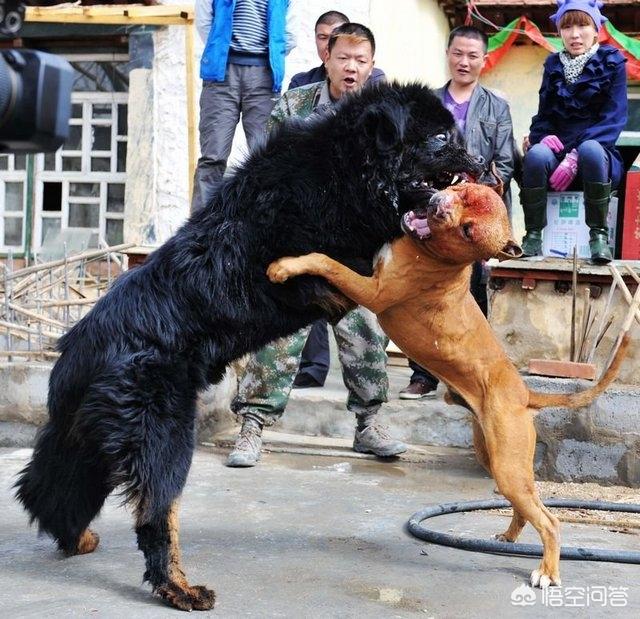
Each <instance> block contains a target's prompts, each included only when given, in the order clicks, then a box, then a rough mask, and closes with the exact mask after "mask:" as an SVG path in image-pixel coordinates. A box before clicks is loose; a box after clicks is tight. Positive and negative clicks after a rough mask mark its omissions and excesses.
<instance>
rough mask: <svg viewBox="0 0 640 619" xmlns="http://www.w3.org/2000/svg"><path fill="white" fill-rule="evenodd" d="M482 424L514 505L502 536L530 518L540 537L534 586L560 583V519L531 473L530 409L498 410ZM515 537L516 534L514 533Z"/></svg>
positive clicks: (503, 486)
mask: <svg viewBox="0 0 640 619" xmlns="http://www.w3.org/2000/svg"><path fill="white" fill-rule="evenodd" d="M482 427H483V430H484V436H485V440H486V442H487V447H488V451H489V453H490V458H491V471H492V473H493V476H494V479H495V480H496V482H497V484H498V488H499V490H500V492H501V493H502V494H503V495H504V496H505V497H506V498H507V499H508V500H509V502H510V503H511V505H512V506H513V510H514V515H513V519H512V522H511V526H510V527H509V529H507V532H506V533H505V536H507V535H508V536H509V537H511V536H512V535H514V534H516V533H519V530H520V529H521V528H522V526H524V522H525V521H528V522H530V523H531V524H532V525H533V527H534V528H535V529H536V531H538V534H539V535H540V538H541V539H542V545H543V555H542V561H541V563H540V566H539V568H538V569H537V570H534V571H533V572H532V573H531V584H532V585H533V586H540V587H547V586H549V585H552V584H553V585H560V522H559V521H558V519H557V518H556V517H555V516H554V515H553V514H551V512H549V510H548V509H547V508H546V507H545V506H544V505H543V504H542V501H541V500H540V497H539V495H538V490H537V488H536V486H535V481H534V477H533V456H534V450H535V437H536V433H535V428H534V426H533V418H532V414H531V411H530V410H528V409H526V408H523V409H522V410H517V411H509V412H505V411H504V410H502V411H500V413H498V414H494V415H492V418H491V419H489V420H487V419H483V422H482ZM516 537H517V536H516Z"/></svg>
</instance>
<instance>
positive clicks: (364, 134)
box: [16, 85, 478, 610]
mask: <svg viewBox="0 0 640 619" xmlns="http://www.w3.org/2000/svg"><path fill="white" fill-rule="evenodd" d="M453 127H454V123H453V119H452V117H451V115H450V114H449V112H447V111H446V110H445V109H444V107H443V106H442V105H441V104H440V102H439V101H438V99H437V98H436V97H435V96H434V95H433V94H432V93H431V92H430V91H429V90H428V89H427V88H425V87H422V86H418V85H408V86H398V85H383V86H379V87H377V88H371V89H368V90H366V91H364V92H362V93H361V94H359V95H357V96H353V97H348V98H347V99H346V100H345V101H343V102H341V103H340V104H339V105H337V106H336V108H335V113H332V114H330V115H328V116H325V117H322V118H316V119H312V120H309V121H306V122H302V121H295V120H294V121H291V122H288V123H285V124H284V125H283V126H282V127H281V128H279V129H277V130H276V131H274V132H273V133H272V135H271V136H270V137H269V139H268V140H267V141H266V142H265V144H264V145H263V146H262V147H260V148H258V149H257V150H256V151H255V152H253V153H252V154H251V155H250V156H249V157H248V159H247V160H246V162H245V163H244V165H242V166H241V167H240V168H239V169H238V170H237V171H236V172H235V173H234V174H233V175H232V176H231V177H230V178H228V179H226V180H225V181H223V182H222V184H221V186H220V187H219V190H218V192H217V194H216V196H215V197H214V199H213V200H212V202H211V203H210V204H209V205H208V206H207V207H206V208H204V209H202V210H200V211H198V212H196V213H194V214H193V215H192V216H191V218H190V219H189V221H188V222H187V223H186V224H185V225H184V226H183V227H182V228H181V229H180V230H179V231H178V232H177V233H176V235H175V236H174V237H173V238H171V239H170V240H169V241H167V242H166V243H165V244H164V245H163V246H162V247H160V248H159V249H158V250H157V251H155V252H154V253H153V254H152V255H151V256H150V257H149V258H148V259H147V261H146V263H145V264H144V265H143V266H141V267H139V268H137V269H134V270H131V271H129V272H127V273H125V274H124V275H122V276H121V277H119V278H118V280H117V281H116V282H115V284H114V286H113V287H112V289H111V290H110V291H109V292H108V294H106V295H105V296H104V297H103V298H102V299H101V300H100V301H99V302H98V303H97V304H96V306H95V307H94V309H93V310H92V311H91V312H90V313H89V314H88V315H87V316H86V317H85V318H83V319H82V320H81V321H80V322H79V323H78V324H77V325H76V326H74V327H73V328H72V329H71V330H70V331H69V332H68V333H67V334H66V335H65V336H64V338H62V340H61V342H60V346H59V350H60V352H61V356H60V358H59V360H58V362H57V363H56V365H55V367H54V368H53V371H52V373H51V378H50V384H49V401H48V407H49V415H50V419H49V421H48V423H47V424H46V425H45V426H44V428H42V430H41V432H40V433H39V436H38V439H37V444H36V447H35V451H34V454H33V458H32V460H31V461H30V463H29V464H28V465H27V467H26V468H25V469H24V470H23V471H22V473H21V475H20V477H19V479H18V481H17V484H16V486H17V488H18V490H17V498H18V499H19V500H20V501H21V502H22V503H23V505H24V506H25V508H26V509H27V511H28V512H29V514H30V516H31V519H32V520H35V521H37V522H38V525H39V527H40V530H42V531H44V532H46V533H48V534H50V535H51V536H53V538H54V539H55V540H56V541H57V543H58V545H59V547H60V548H61V549H62V550H63V551H64V552H66V553H67V554H75V553H78V552H90V551H91V550H93V548H94V547H95V545H97V537H95V538H94V537H93V536H92V535H93V534H92V533H91V532H88V531H87V527H88V526H89V524H90V522H91V521H92V520H93V518H94V517H95V516H96V515H97V514H98V512H99V511H100V509H101V507H102V505H103V502H104V500H105V498H106V497H107V495H108V494H109V493H110V492H111V491H113V490H114V489H115V488H116V487H117V486H121V487H122V488H123V489H124V493H125V497H126V499H127V500H128V501H131V502H132V503H133V505H134V507H135V511H136V533H137V537H138V545H139V548H140V549H141V550H142V551H143V552H144V555H145V560H146V572H145V578H146V579H147V580H149V581H150V582H151V585H152V586H153V589H154V592H156V593H158V594H159V595H161V596H162V597H163V598H165V599H166V600H167V601H168V602H169V603H171V604H173V605H174V606H176V607H178V608H183V609H186V610H190V609H192V608H194V609H202V608H210V607H211V606H212V605H213V601H214V597H213V592H210V591H208V590H207V589H205V588H204V587H190V586H189V585H188V584H187V581H186V579H185V578H184V574H183V573H182V571H181V568H180V564H179V551H178V548H177V521H176V518H175V509H176V506H175V502H176V500H177V498H178V497H179V495H180V492H181V490H182V488H183V486H184V484H185V481H186V478H187V473H188V471H189V466H190V464H191V456H192V451H193V447H194V417H195V403H196V397H197V394H198V392H199V391H200V390H201V389H203V388H204V387H205V386H206V385H208V384H209V383H215V382H217V381H219V380H220V379H221V377H222V375H223V373H224V371H225V367H226V366H227V364H228V363H229V362H230V361H232V360H234V359H237V358H238V357H240V356H241V355H243V354H245V353H247V352H249V351H253V350H256V349H258V348H260V347H261V346H263V345H264V344H267V343H268V342H270V341H272V340H274V339H275V338H277V337H280V336H283V335H286V334H290V333H292V332H294V331H296V330H297V329H299V328H300V327H302V326H304V325H306V324H308V323H310V322H312V321H313V320H315V319H316V318H318V317H320V316H327V315H332V314H333V315H334V317H335V316H336V315H339V314H340V313H341V312H343V311H344V309H345V305H344V303H343V298H342V297H341V296H340V295H338V294H337V293H336V292H335V291H334V290H332V289H331V288H329V287H328V286H327V285H326V284H325V282H324V281H323V280H320V279H316V278H295V279H293V280H292V281H291V283H290V284H287V285H286V286H279V285H274V284H271V283H270V282H269V280H268V279H267V277H266V268H267V265H268V264H269V263H270V262H271V261H272V260H274V259H275V258H278V257H280V256H286V255H299V254H307V253H309V252H312V251H316V252H322V253H325V254H328V255H329V256H332V257H333V258H335V259H336V260H339V261H340V262H343V263H345V264H348V265H350V266H352V267H354V268H359V269H360V270H364V269H368V268H370V265H371V262H372V259H373V256H374V254H375V252H376V251H377V250H378V249H379V248H380V246H381V245H382V244H383V243H385V242H387V241H389V240H391V239H393V238H394V237H396V236H399V235H400V234H401V230H400V225H399V221H400V216H401V214H402V213H403V212H405V211H406V210H408V209H409V208H411V206H412V204H413V203H414V202H415V201H416V200H420V199H422V198H423V197H424V186H423V185H422V184H421V183H422V181H423V180H425V179H426V180H428V181H435V180H437V179H438V178H440V180H442V181H444V184H448V180H449V179H450V177H448V176H446V173H454V172H465V171H466V172H471V173H477V172H478V170H477V165H476V163H475V161H474V160H472V159H471V158H470V157H469V156H468V155H467V153H466V152H465V151H464V150H463V149H462V148H461V147H460V146H458V145H457V144H456V143H455V141H454V140H453V139H452V137H451V136H452V134H453V130H454V129H453ZM363 265H364V266H363Z"/></svg>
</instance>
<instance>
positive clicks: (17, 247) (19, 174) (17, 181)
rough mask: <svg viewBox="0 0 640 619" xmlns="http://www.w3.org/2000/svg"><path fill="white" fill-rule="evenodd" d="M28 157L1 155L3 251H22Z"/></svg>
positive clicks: (0, 237)
mask: <svg viewBox="0 0 640 619" xmlns="http://www.w3.org/2000/svg"><path fill="white" fill-rule="evenodd" d="M26 214H27V160H26V157H25V156H24V155H0V251H2V252H3V253H8V252H9V251H12V252H22V251H23V250H24V246H25V235H26V225H27V216H26Z"/></svg>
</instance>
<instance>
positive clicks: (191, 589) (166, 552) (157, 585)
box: [136, 499, 216, 611]
mask: <svg viewBox="0 0 640 619" xmlns="http://www.w3.org/2000/svg"><path fill="white" fill-rule="evenodd" d="M177 509H178V501H177V499H176V500H175V501H173V502H172V503H171V504H170V505H169V506H168V507H167V508H166V509H161V510H159V511H158V512H157V513H156V514H155V515H154V516H153V517H151V518H148V517H146V516H144V515H143V513H142V512H140V513H139V514H138V516H137V518H136V534H137V536H138V547H139V548H140V550H142V552H143V553H144V556H145V561H146V566H147V569H146V572H145V574H144V578H145V580H148V581H149V582H150V583H151V586H152V587H153V591H154V593H156V594H157V595H159V596H160V597H161V598H162V599H163V600H165V601H166V602H167V603H168V604H170V605H171V606H174V607H175V608H178V609H180V610H187V611H190V610H209V609H211V608H213V605H214V603H215V599H216V596H215V593H214V592H213V591H212V590H211V589H207V588H206V587H204V586H202V585H196V586H190V585H189V583H188V582H187V579H186V577H185V575H184V571H183V570H182V565H181V559H180V547H179V540H178V516H177Z"/></svg>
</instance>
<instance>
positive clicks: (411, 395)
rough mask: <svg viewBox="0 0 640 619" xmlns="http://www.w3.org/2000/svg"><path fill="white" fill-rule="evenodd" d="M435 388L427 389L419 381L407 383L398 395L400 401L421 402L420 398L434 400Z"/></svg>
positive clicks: (427, 387)
mask: <svg viewBox="0 0 640 619" xmlns="http://www.w3.org/2000/svg"><path fill="white" fill-rule="evenodd" d="M436 389H437V388H436V387H429V385H427V383H423V382H422V381H421V380H416V381H413V382H412V383H409V384H408V385H407V386H406V387H405V388H404V389H403V390H402V391H401V392H400V393H399V394H398V395H399V398H400V399H401V400H421V399H422V398H435V397H436Z"/></svg>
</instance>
